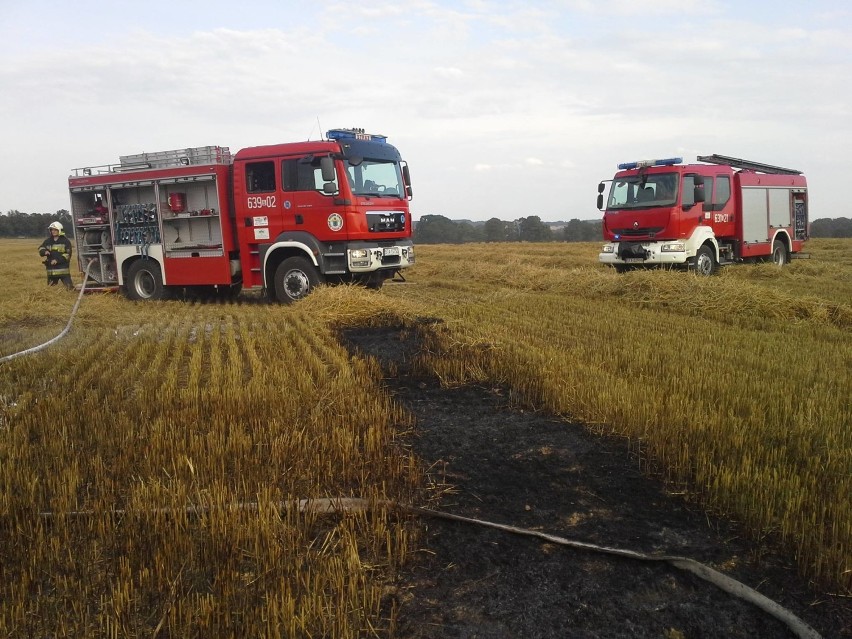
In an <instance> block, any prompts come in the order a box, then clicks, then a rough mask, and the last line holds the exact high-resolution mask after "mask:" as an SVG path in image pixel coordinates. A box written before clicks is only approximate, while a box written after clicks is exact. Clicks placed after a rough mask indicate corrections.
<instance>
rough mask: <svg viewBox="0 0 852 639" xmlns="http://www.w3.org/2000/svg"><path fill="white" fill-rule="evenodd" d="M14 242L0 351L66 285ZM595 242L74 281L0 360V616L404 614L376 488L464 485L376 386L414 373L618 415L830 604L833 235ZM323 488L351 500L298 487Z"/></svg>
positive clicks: (387, 629)
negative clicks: (656, 248)
mask: <svg viewBox="0 0 852 639" xmlns="http://www.w3.org/2000/svg"><path fill="white" fill-rule="evenodd" d="M36 245H37V242H32V241H30V242H24V241H18V240H15V241H8V240H7V241H3V242H2V243H0V252H2V255H3V257H2V258H0V277H2V281H3V282H4V287H3V289H2V291H0V357H2V356H4V355H8V354H10V353H14V352H17V351H20V350H22V349H25V348H28V347H31V346H34V345H36V344H39V343H41V342H43V341H45V340H47V339H49V338H51V337H53V336H54V335H56V334H57V333H58V332H59V331H60V330H61V329H62V328H63V327H64V325H65V322H66V321H67V319H68V316H69V314H70V311H71V307H72V306H73V304H74V301H75V295H74V294H73V293H66V292H65V291H62V290H56V289H48V288H47V287H46V286H45V284H44V282H43V272H42V271H41V265H40V264H39V263H38V257H37V255H36V254H35V248H34V247H35V246H36ZM596 250H597V244H588V245H566V244H546V245H528V244H520V245H509V244H505V245H484V244H482V245H465V246H421V247H418V265H417V266H416V267H415V268H414V269H412V271H411V272H410V273H407V274H406V277H407V279H408V282H407V283H404V284H390V285H387V286H386V287H385V288H384V289H383V290H382V291H380V292H370V291H366V290H363V289H360V288H357V287H338V288H329V289H320V290H318V291H316V292H315V294H313V295H312V296H311V297H310V298H309V299H307V300H305V301H304V302H302V303H299V304H297V305H294V306H292V307H282V306H278V305H274V304H269V303H267V302H266V301H265V300H263V299H262V298H261V297H260V296H259V295H257V294H251V293H247V294H244V295H243V296H241V297H240V298H239V299H238V300H237V301H236V302H234V303H227V304H226V303H202V302H199V301H188V300H184V301H168V302H157V303H138V304H137V303H131V302H128V301H127V300H125V299H124V298H123V297H120V296H118V295H110V294H106V295H104V294H101V295H89V296H85V297H84V299H83V300H82V303H81V306H80V310H79V313H78V315H77V316H76V318H75V320H74V324H73V327H72V329H71V332H70V333H69V335H68V336H67V337H65V338H64V339H63V340H62V341H61V342H59V343H57V344H56V345H54V346H52V347H51V348H49V349H47V350H45V351H43V352H41V353H38V354H34V355H30V356H26V357H22V358H17V359H15V360H13V361H10V362H6V363H3V364H0V577H2V585H0V602H2V603H0V634H4V635H9V636H106V637H111V636H115V637H119V636H121V637H142V636H145V637H150V636H159V637H178V636H180V637H184V636H223V637H225V636H235V637H248V636H292V637H298V636H334V637H356V636H371V635H376V636H406V635H409V636H414V632H413V630H412V627H413V626H412V623H411V618H412V615H414V616H416V615H417V614H422V613H418V612H417V611H418V610H419V609H422V606H420V605H418V603H417V602H418V599H417V589H416V587H415V586H414V585H411V584H412V583H414V582H412V581H411V580H409V579H408V578H407V577H406V575H407V574H409V573H408V571H410V570H411V567H412V566H417V565H418V563H419V559H418V558H419V556H420V554H421V551H422V550H423V549H424V547H427V543H428V536H424V529H425V528H426V527H427V525H426V524H425V523H424V521H423V520H421V519H419V518H415V517H413V516H411V515H408V514H401V513H399V512H397V511H395V510H394V509H393V508H389V507H387V506H386V505H385V502H387V501H394V502H401V503H405V504H413V505H417V506H431V507H434V508H439V509H440V508H441V507H442V504H445V503H446V502H447V500H448V499H449V500H450V501H452V500H453V499H454V497H453V495H455V494H457V491H459V490H461V491H464V490H470V487H469V486H468V487H467V488H465V482H466V481H467V480H466V479H465V478H464V477H463V475H464V472H463V471H464V469H458V468H457V469H455V470H456V471H457V472H460V473H461V474H460V475H458V476H455V477H453V476H451V477H450V478H449V479H448V478H447V476H446V475H443V476H441V478H440V481H438V480H436V475H435V463H436V462H437V461H438V460H437V459H435V458H431V457H429V455H428V454H427V453H426V451H425V450H418V444H417V441H418V437H419V436H420V435H419V433H418V422H422V421H423V420H424V419H426V415H421V416H419V417H418V416H417V411H416V410H413V409H412V408H411V407H410V404H409V405H407V404H406V402H405V401H403V399H402V398H400V397H399V396H398V393H397V392H395V390H394V388H395V386H407V385H410V384H409V382H411V380H418V379H421V378H422V379H434V380H437V383H438V387H439V389H443V390H444V391H446V392H448V393H452V392H458V390H459V389H464V388H471V387H482V388H486V389H492V390H493V391H494V392H498V393H499V394H500V395H501V396H503V397H505V399H506V403H507V405H508V406H509V407H510V408H514V409H519V410H524V411H527V412H530V411H532V413H534V414H537V415H546V416H548V417H549V419H550V420H551V422H552V423H555V424H559V423H564V424H565V425H566V428H567V425H568V424H569V423H574V422H579V423H582V424H583V425H584V426H585V432H587V433H591V434H592V436H593V440H592V441H594V438H595V437H597V438H598V439H599V440H600V441H601V442H602V443H601V445H602V446H603V445H604V444H603V442H604V441H611V439H610V438H612V437H615V438H616V439H617V440H618V441H623V442H625V446H626V449H627V450H628V451H629V452H630V455H629V456H626V457H625V460H624V464H625V467H634V468H641V469H642V470H643V471H644V472H645V473H646V474H650V475H652V476H653V477H654V478H655V481H657V482H659V483H660V484H661V485H665V486H667V490H668V491H669V492H670V493H679V494H681V495H682V496H683V497H684V498H685V499H686V500H687V501H688V503H689V504H690V505H691V507H693V508H695V509H701V510H703V511H706V512H707V513H710V515H709V516H712V517H714V518H716V517H720V518H722V520H732V521H734V522H736V524H737V526H740V527H741V530H742V531H744V532H743V533H742V534H743V535H744V537H747V538H748V540H750V541H749V543H755V544H758V545H760V546H761V547H763V546H766V545H768V546H769V547H771V548H772V549H773V552H776V553H778V555H779V556H783V557H788V558H790V560H791V563H792V564H793V565H794V567H795V574H797V575H798V576H797V579H800V580H801V583H802V584H804V585H805V586H806V587H807V588H810V589H811V592H812V593H813V601H823V602H825V601H828V602H830V603H829V608H830V610H831V611H832V612H831V614H830V615H822V614H821V613H820V612H819V609H818V610H817V611H816V612H815V613H814V614H813V615H812V616H810V618H809V621H810V623H811V624H812V625H814V626H815V627H818V628H819V625H820V618H821V617H824V618H825V619H826V621H825V624H826V625H825V626H824V628H825V630H824V633H825V634H826V636H831V634H828V633H829V632H833V633H834V634H840V633H850V632H852V630H850V629H849V626H848V624H849V617H848V616H846V613H844V609H845V606H844V605H843V604H844V602H845V601H848V600H847V599H845V597H848V596H849V594H850V592H852V431H850V428H849V426H850V424H852V408H850V402H849V397H852V373H850V371H852V347H850V330H852V304H851V303H850V300H852V243H850V241H849V240H819V241H812V242H810V243H809V245H808V251H809V252H810V253H811V255H812V259H810V260H800V261H796V262H794V263H793V264H792V265H790V266H789V267H788V268H785V269H780V270H779V269H777V268H775V267H773V266H771V265H744V266H738V267H735V268H730V269H727V270H723V272H722V273H721V275H720V276H718V277H714V278H709V279H702V278H698V277H695V276H693V275H691V274H685V273H679V272H666V271H654V272H633V273H629V274H626V275H622V276H618V275H616V274H615V273H614V272H612V271H611V270H608V269H605V268H602V267H600V266H598V265H597V263H596ZM77 281H78V282H79V281H80V278H79V277H77ZM389 329H392V330H389ZM352 331H355V332H356V333H357V331H378V332H377V333H375V335H379V336H381V337H379V338H378V339H380V340H384V341H383V342H382V343H380V344H379V345H378V347H376V345H375V344H373V349H372V351H369V350H368V351H366V352H365V351H359V350H358V349H357V348H356V347H355V346H353V343H349V342H347V339H346V337H345V336H346V335H350V334H352ZM373 339H376V338H375V337H374V338H373ZM406 340H408V341H411V342H412V343H416V345H417V348H416V349H410V348H400V343H401V342H406ZM354 344H357V340H355V342H354ZM376 349H377V350H376ZM371 352H375V353H378V354H380V355H381V356H380V357H379V356H378V355H377V356H371V354H370V353H371ZM380 360H381V361H380ZM406 380H408V381H406ZM412 383H413V382H412ZM421 383H422V384H426V382H418V383H417V384H414V386H415V388H417V387H418V384H421ZM423 390H424V391H425V390H429V389H426V388H424V389H423ZM448 396H449V395H448ZM407 401H410V398H409V400H407ZM459 401H460V402H462V403H461V404H459V406H458V407H457V409H458V411H459V415H461V414H464V411H465V406H464V402H465V401H470V400H469V399H468V400H465V399H464V398H460V399H459ZM449 426H450V427H452V423H450V424H449ZM490 428H492V429H494V428H497V429H499V428H500V426H499V422H498V424H497V425H495V424H493V423H492V424H491V425H490ZM488 445H489V444H488V442H486V441H483V442H482V446H483V447H487V446H488ZM435 454H438V453H435ZM441 455H444V456H445V455H446V453H441ZM483 463H485V464H486V465H491V466H498V465H499V460H495V459H491V460H488V461H487V462H483ZM471 475H472V473H471ZM532 479H533V478H532V477H531V478H530V480H532ZM513 481H514V482H515V483H516V484H517V483H523V481H524V478H522V477H521V478H517V477H516V478H514V480H513ZM507 494H508V493H507ZM324 497H357V498H363V499H365V500H366V503H367V505H368V507H367V508H366V509H359V510H357V511H350V512H347V513H337V514H334V515H330V516H329V515H324V514H318V513H317V512H313V511H311V510H309V509H308V510H300V509H299V507H298V505H299V501H298V500H303V499H317V498H324ZM627 498H629V495H628V496H627ZM515 506H517V505H515ZM551 506H553V507H554V508H556V510H557V511H558V507H557V506H558V505H554V504H551ZM521 508H523V506H521ZM566 508H567V506H566ZM479 514H480V515H482V516H487V515H488V513H487V512H486V513H482V512H480V513H479ZM501 514H505V513H501ZM539 525H541V524H539ZM625 541H627V540H625ZM676 550H677V548H674V549H671V548H667V552H674V551H676ZM717 568H721V566H717ZM400 584H408V586H406V587H407V588H408V587H409V586H410V591H409V590H406V592H407V593H408V594H407V596H401V594H400ZM750 585H752V586H757V584H756V583H752V584H750ZM445 603H446V605H449V602H445ZM436 605H437V606H438V607H440V606H441V602H438V603H437V604H436ZM592 605H593V604H592ZM800 614H803V615H804V616H806V617H808V614H807V608H806V609H805V612H804V613H801V611H800ZM481 627H482V626H481ZM671 630H672V631H673V632H681V630H678V628H676V627H672V628H671ZM495 632H496V631H495ZM589 632H591V631H589ZM654 632H656V631H652V632H651V633H650V634H648V635H647V636H660V635H659V634H654ZM528 634H529V633H528ZM693 634H694V633H693ZM419 636H429V635H428V633H427V634H423V635H419ZM434 636H441V633H440V632H436V633H435V634H434ZM458 636H476V635H475V634H470V635H458ZM481 636H491V635H488V634H482V635H481ZM494 636H499V635H498V634H495V635H494ZM541 636H546V635H541ZM565 636H571V635H570V633H567V634H566V635H565ZM575 636H598V635H595V634H577V635H575ZM599 636H607V633H606V632H603V634H600V635H599ZM609 636H615V634H610V635H609ZM634 636H638V635H634ZM671 636H673V637H674V636H678V635H676V634H672V635H671ZM687 636H689V635H687ZM706 636H713V635H706ZM719 636H723V635H719ZM844 636H845V635H844Z"/></svg>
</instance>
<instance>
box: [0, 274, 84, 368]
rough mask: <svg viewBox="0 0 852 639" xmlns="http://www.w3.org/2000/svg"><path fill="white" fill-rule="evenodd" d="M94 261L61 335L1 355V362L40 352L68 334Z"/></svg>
mask: <svg viewBox="0 0 852 639" xmlns="http://www.w3.org/2000/svg"><path fill="white" fill-rule="evenodd" d="M93 261H94V260H89V263H88V265H87V266H86V274H85V277H83V285H82V286H81V287H80V294H79V295H77V301H76V302H74V308H73V309H71V317H69V318H68V323H67V324H66V325H65V328H63V329H62V332H61V333H59V335H57V336H56V337H54V338H53V339H49V340H48V341H46V342H45V343H44V344H39V345H38V346H33V347H32V348H28V349H26V350H23V351H19V352H17V353H12V354H11V355H5V356H4V357H0V364H3V363H4V362H9V361H11V360H13V359H15V358H16V357H21V356H22V355H31V354H32V353H38V352H39V351H43V350H44V349H45V348H47V347H48V346H52V345H53V344H55V343H56V342H58V341H59V340H61V339H62V338H63V337H65V336H66V335H67V334H68V331H69V330H71V323H72V322H73V321H74V316H75V315H76V314H77V309H78V308H79V307H80V300H82V299H83V293H84V292H85V291H86V282H88V281H89V268H91V266H92V262H93Z"/></svg>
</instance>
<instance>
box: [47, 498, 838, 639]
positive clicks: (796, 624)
mask: <svg viewBox="0 0 852 639" xmlns="http://www.w3.org/2000/svg"><path fill="white" fill-rule="evenodd" d="M277 507H278V508H279V509H281V510H287V509H290V508H294V507H295V508H296V510H297V511H298V512H309V513H314V514H319V515H322V514H334V513H344V512H364V511H367V510H370V509H375V508H381V507H384V508H387V509H389V510H399V511H402V512H404V513H409V514H413V515H420V516H424V517H435V518H438V519H447V520H450V521H458V522H463V523H466V524H476V525H478V526H485V527H487V528H496V529H497V530H503V531H505V532H510V533H514V534H518V535H525V536H527V537H537V538H539V539H543V540H544V541H548V542H550V543H553V544H559V545H560V546H568V547H570V548H576V549H578V550H590V551H593V552H599V553H604V554H607V555H615V556H617V557H626V558H628V559H635V560H638V561H654V562H663V563H667V564H669V565H671V566H674V567H675V568H678V569H680V570H684V571H686V572H690V573H692V574H693V575H695V576H697V577H700V578H701V579H703V580H704V581H707V582H710V583H711V584H713V585H714V586H716V587H717V588H719V589H720V590H724V591H725V592H727V593H728V594H731V595H734V596H735V597H739V598H740V599H743V600H744V601H747V602H749V603H751V604H752V605H754V606H756V607H758V608H760V609H761V610H762V611H763V612H765V613H766V614H768V615H770V616H772V617H774V618H775V619H777V620H778V621H780V622H782V623H784V624H785V625H786V626H787V627H788V628H789V629H790V630H791V631H793V633H794V634H795V635H796V636H797V637H799V639H822V637H821V636H820V634H819V633H818V632H817V631H816V630H814V629H813V628H811V627H810V626H809V625H808V624H806V623H805V622H804V621H802V620H801V619H799V618H798V617H797V616H796V615H794V614H793V613H792V612H790V611H789V610H787V609H786V608H784V607H783V606H781V605H780V604H778V603H776V602H775V601H773V600H772V599H769V598H768V597H766V596H764V595H762V594H760V593H759V592H757V591H756V590H754V589H753V588H750V587H748V586H746V585H745V584H744V583H742V582H740V581H737V580H736V579H733V578H731V577H728V576H727V575H724V574H722V573H720V572H719V571H717V570H714V569H713V568H710V567H709V566H707V565H705V564H702V563H700V562H698V561H695V560H694V559H689V558H688V557H678V556H676V555H647V554H644V553H641V552H636V551H634V550H625V549H623V548H611V547H608V546H596V545H595V544H589V543H586V542H583V541H574V540H571V539H566V538H564V537H557V536H555V535H550V534H548V533H543V532H541V531H538V530H530V529H529V528H517V527H515V526H508V525H506V524H498V523H495V522H491V521H485V520H482V519H473V518H471V517H464V516H462V515H454V514H452V513H445V512H441V511H438V510H430V509H428V508H419V507H417V506H406V505H405V504H400V503H397V502H394V501H384V500H380V501H374V502H370V501H369V500H367V499H361V498H358V497H324V498H318V499H299V500H293V501H289V502H281V503H279V504H277ZM223 508H224V509H226V510H235V511H240V510H248V511H256V510H258V508H259V507H258V504H257V503H256V502H241V503H235V504H226V505H225V506H224V507H223ZM211 510H214V507H212V506H187V507H186V508H177V509H176V508H155V509H151V510H146V511H144V513H157V514H171V513H184V514H190V515H191V514H200V513H204V512H209V511H211ZM144 513H143V514H144ZM94 514H95V513H94V511H91V510H82V511H74V512H69V513H67V514H66V516H69V517H90V516H93V515H94ZM105 514H110V515H125V514H127V511H126V510H113V511H108V512H106V513H105ZM39 515H40V516H41V517H44V518H48V519H52V518H54V517H56V516H57V515H56V514H55V513H51V512H42V513H39Z"/></svg>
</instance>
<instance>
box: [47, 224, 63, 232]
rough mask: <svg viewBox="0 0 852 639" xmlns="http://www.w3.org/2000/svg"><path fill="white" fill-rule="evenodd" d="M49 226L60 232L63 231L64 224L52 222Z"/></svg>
mask: <svg viewBox="0 0 852 639" xmlns="http://www.w3.org/2000/svg"><path fill="white" fill-rule="evenodd" d="M47 228H49V229H56V230H57V231H59V232H60V233H62V224H60V223H59V222H53V223H52V224H51V225H50V226H48V227H47Z"/></svg>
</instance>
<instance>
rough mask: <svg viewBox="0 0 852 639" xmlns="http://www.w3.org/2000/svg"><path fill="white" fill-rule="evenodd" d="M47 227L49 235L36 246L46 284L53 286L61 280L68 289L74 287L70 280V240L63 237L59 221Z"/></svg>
mask: <svg viewBox="0 0 852 639" xmlns="http://www.w3.org/2000/svg"><path fill="white" fill-rule="evenodd" d="M47 228H48V229H49V230H50V237H49V238H47V239H46V240H45V241H44V242H42V243H41V246H39V247H38V254H39V255H41V256H42V257H43V258H44V267H45V268H46V269H47V284H48V286H55V285H56V283H57V282H60V281H61V282H62V283H63V284H64V285H65V288H67V289H68V290H69V291H70V290H71V289H73V288H74V283H73V282H72V281H71V240H69V239H68V238H67V237H65V233H64V232H63V230H62V224H60V223H59V222H53V223H52V224H51V225H50V226H48V227H47Z"/></svg>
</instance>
